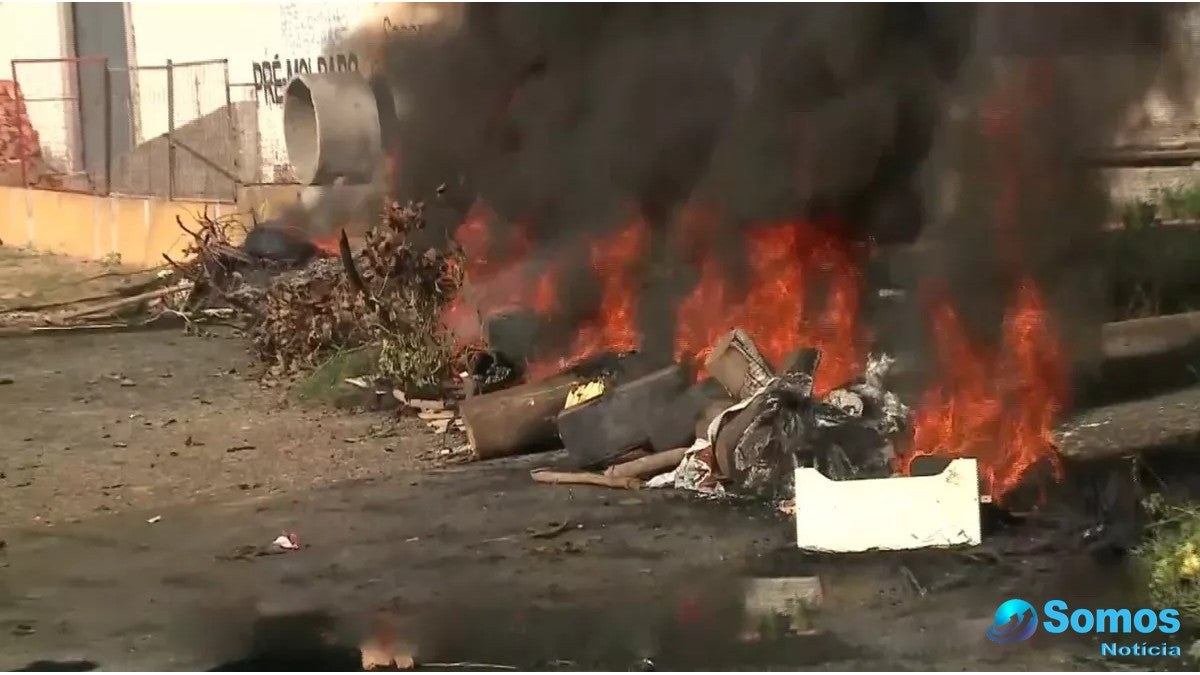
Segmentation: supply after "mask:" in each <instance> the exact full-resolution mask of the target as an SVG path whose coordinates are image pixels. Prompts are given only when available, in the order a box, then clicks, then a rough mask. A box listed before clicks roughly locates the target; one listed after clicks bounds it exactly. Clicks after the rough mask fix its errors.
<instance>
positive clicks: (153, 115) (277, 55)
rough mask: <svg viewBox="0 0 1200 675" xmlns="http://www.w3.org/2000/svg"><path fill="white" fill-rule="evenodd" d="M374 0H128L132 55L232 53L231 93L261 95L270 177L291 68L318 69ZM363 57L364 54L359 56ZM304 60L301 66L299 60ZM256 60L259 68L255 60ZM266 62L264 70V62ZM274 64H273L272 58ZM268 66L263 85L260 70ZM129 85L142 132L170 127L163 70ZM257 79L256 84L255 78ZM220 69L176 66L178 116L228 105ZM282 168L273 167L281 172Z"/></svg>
mask: <svg viewBox="0 0 1200 675" xmlns="http://www.w3.org/2000/svg"><path fill="white" fill-rule="evenodd" d="M379 4H380V3H373V2H328V3H307V2H263V3H258V2H170V3H165V2H164V3H144V2H133V3H130V23H131V25H132V32H133V40H132V42H133V51H134V54H133V58H132V59H131V62H132V63H133V64H135V65H137V66H139V67H145V66H161V65H164V64H165V63H166V61H167V59H171V60H172V61H174V62H176V63H180V62H189V61H206V60H210V59H228V60H229V79H230V82H231V83H232V84H234V85H244V86H235V87H233V90H232V95H231V98H232V100H233V101H234V102H235V103H236V102H238V101H246V100H253V99H254V98H257V100H258V102H259V111H258V115H259V119H258V131H259V134H260V141H259V142H260V145H261V148H262V167H261V172H262V177H263V179H264V180H266V181H270V180H272V179H273V178H274V176H275V175H276V174H277V167H286V166H287V165H288V161H287V150H286V147H285V145H284V141H283V107H282V105H280V104H279V103H278V100H277V99H278V97H280V96H282V89H283V87H282V86H278V87H276V86H274V84H273V82H272V81H273V80H276V79H277V80H279V81H281V82H282V83H286V81H287V80H288V79H289V77H290V68H292V67H293V65H296V67H305V66H307V67H309V68H310V69H311V70H313V71H315V70H316V69H317V58H318V57H323V56H325V55H326V46H327V45H328V44H330V43H331V41H334V40H337V39H339V38H341V37H343V36H345V35H346V34H347V33H349V32H350V31H352V30H353V29H355V28H356V27H358V26H359V25H361V24H362V22H363V21H365V20H366V18H367V17H369V16H372V15H373V13H374V12H375V11H376V6H377V5H379ZM360 58H361V57H360ZM297 60H303V62H304V64H305V66H299V65H298V62H297ZM256 64H257V65H258V66H259V68H258V69H257V73H258V74H257V75H256V68H255V65H256ZM264 64H265V65H266V68H265V71H264V69H263V65H264ZM275 64H278V67H277V68H276V69H275V70H274V71H271V66H272V65H275ZM266 71H271V74H270V76H268V77H267V78H266V82H267V84H266V85H265V86H264V76H263V75H262V73H263V72H266ZM134 77H135V82H134V87H135V89H136V91H137V94H136V97H137V99H138V101H139V104H138V115H137V118H138V120H139V123H140V133H139V134H138V136H139V140H145V139H148V138H153V137H155V136H158V135H160V134H163V133H165V132H166V130H167V91H166V89H167V88H166V74H165V72H164V71H161V70H145V69H143V70H139V71H137V73H136V74H135V76H134ZM255 83H257V85H258V86H257V87H256V86H254V85H255ZM224 86H225V85H224V72H223V68H222V67H221V66H220V65H212V66H198V67H186V66H181V67H177V68H176V69H175V92H174V94H175V123H176V125H182V124H186V123H187V122H188V121H190V120H193V119H196V118H197V117H199V116H201V115H204V114H206V113H209V112H212V111H213V110H216V109H218V108H220V107H221V106H223V105H225V90H224ZM285 172H286V171H285V169H279V170H278V173H285Z"/></svg>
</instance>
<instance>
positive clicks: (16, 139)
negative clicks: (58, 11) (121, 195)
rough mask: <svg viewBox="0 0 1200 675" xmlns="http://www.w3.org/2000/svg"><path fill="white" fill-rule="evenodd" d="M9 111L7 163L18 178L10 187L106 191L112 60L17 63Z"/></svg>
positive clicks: (10, 178) (87, 58)
mask: <svg viewBox="0 0 1200 675" xmlns="http://www.w3.org/2000/svg"><path fill="white" fill-rule="evenodd" d="M11 72H12V86H11V94H12V102H11V103H10V104H9V105H7V106H6V108H7V111H8V113H7V114H6V115H5V117H6V118H7V119H6V125H5V126H6V132H5V133H4V136H5V137H6V142H5V147H4V148H3V149H2V151H3V153H4V156H5V158H6V159H8V158H10V157H16V158H19V159H20V160H21V161H18V162H15V163H12V162H10V164H13V165H15V166H16V167H18V169H19V174H20V175H19V178H17V177H14V176H5V179H6V180H5V182H10V183H11V182H15V180H14V178H17V179H18V180H19V181H20V182H19V183H18V184H20V185H26V186H33V187H44V188H51V189H59V190H70V191H77V192H107V191H108V189H109V185H108V177H109V175H110V173H111V171H110V164H109V162H110V159H111V157H112V152H111V148H110V144H111V138H112V135H111V133H110V132H111V126H112V122H113V118H112V98H111V92H110V88H111V81H110V79H109V72H108V60H107V59H106V58H104V57H94V56H83V57H76V58H61V59H15V60H13V61H12V65H11Z"/></svg>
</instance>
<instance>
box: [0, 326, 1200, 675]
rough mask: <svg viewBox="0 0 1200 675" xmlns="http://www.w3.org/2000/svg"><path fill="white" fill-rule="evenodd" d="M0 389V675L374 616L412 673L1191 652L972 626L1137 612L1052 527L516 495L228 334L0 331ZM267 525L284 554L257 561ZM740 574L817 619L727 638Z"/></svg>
mask: <svg viewBox="0 0 1200 675" xmlns="http://www.w3.org/2000/svg"><path fill="white" fill-rule="evenodd" d="M0 382H4V383H5V384H0V430H3V433H2V434H0V541H2V542H3V546H0V668H3V669H16V668H35V669H39V668H40V669H46V668H52V667H53V668H59V669H65V668H76V669H89V668H100V669H105V670H125V669H133V670H147V669H169V670H176V669H259V670H263V669H271V668H289V669H305V670H313V669H316V670H330V669H337V670H347V669H356V668H357V667H358V660H357V659H358V655H357V651H356V650H355V645H356V644H357V642H358V639H359V637H360V636H361V635H362V634H363V632H364V630H365V625H366V623H367V621H368V620H369V618H370V616H371V615H372V613H373V612H374V611H375V610H378V609H389V610H391V611H393V612H395V613H396V614H398V615H399V616H401V617H403V621H404V625H403V630H404V632H405V635H406V636H407V637H408V638H409V639H411V640H412V641H413V642H414V643H415V644H416V645H417V652H418V656H419V658H420V660H421V661H422V662H424V663H430V662H462V661H474V662H484V663H493V664H504V665H512V666H518V667H525V668H570V667H577V668H608V669H616V670H624V669H628V668H644V667H647V664H646V662H645V660H646V659H649V660H650V661H652V662H653V665H654V666H655V667H658V668H662V669H666V668H675V669H717V670H720V669H757V668H766V669H792V670H829V669H899V670H907V669H922V670H924V669H939V670H965V669H983V670H1027V669H1037V670H1094V669H1098V668H1099V669H1108V668H1129V667H1134V668H1145V667H1149V666H1153V667H1155V668H1183V669H1186V667H1187V664H1185V663H1182V662H1179V661H1178V660H1175V661H1167V662H1154V663H1153V664H1151V663H1149V662H1145V661H1135V662H1133V663H1132V664H1119V663H1115V662H1112V661H1105V660H1103V659H1101V658H1100V657H1099V647H1098V645H1097V644H1096V642H1095V641H1093V640H1087V639H1079V640H1072V639H1067V638H1062V637H1061V636H1049V635H1038V636H1035V638H1034V639H1033V640H1031V641H1030V642H1027V643H1019V644H1009V645H1003V644H995V643H992V642H990V641H988V640H987V638H986V637H985V634H984V632H985V629H986V628H987V627H988V626H989V625H990V624H991V621H992V614H993V612H994V611H995V608H996V606H997V605H998V604H999V603H1000V602H1002V601H1004V600H1006V599H1008V598H1011V597H1022V598H1026V599H1029V600H1031V601H1033V600H1035V599H1036V598H1049V597H1061V598H1063V599H1065V600H1067V601H1068V602H1070V603H1071V604H1072V605H1078V606H1092V607H1099V606H1124V605H1126V604H1128V603H1129V602H1130V600H1129V598H1130V597H1131V596H1130V593H1131V590H1130V588H1131V587H1130V585H1129V579H1128V574H1127V573H1126V571H1125V570H1124V569H1123V568H1122V567H1120V566H1119V565H1105V564H1104V563H1102V562H1098V561H1096V560H1094V559H1093V558H1092V557H1090V556H1088V555H1086V554H1084V553H1083V552H1082V550H1081V548H1080V547H1078V546H1076V545H1075V544H1074V542H1075V539H1074V538H1072V537H1064V536H1062V534H1063V533H1062V531H1061V528H1057V527H1056V526H1055V525H1054V524H1052V523H1050V524H1026V525H1023V526H1021V527H1001V526H996V525H994V524H993V525H991V526H989V528H990V529H989V534H988V536H987V537H986V539H985V544H984V546H982V547H979V548H978V549H973V550H971V551H965V552H953V551H933V552H915V553H911V554H903V555H898V554H891V555H861V556H840V557H835V556H816V555H801V554H800V553H799V552H798V551H796V550H794V548H793V547H794V544H793V543H792V541H793V537H794V534H793V532H792V531H791V525H790V523H789V522H788V521H787V520H786V519H785V518H783V517H781V516H779V515H777V514H774V513H772V512H769V511H766V510H763V509H762V508H760V507H756V506H752V505H739V504H729V503H717V502H711V501H705V500H701V499H697V498H695V497H693V496H691V495H685V494H676V493H673V492H670V491H664V492H659V491H640V492H636V493H630V492H617V491H610V490H605V489H601V488H567V487H557V486H539V485H535V484H533V483H532V482H531V481H530V480H529V478H528V473H527V472H528V470H529V468H531V467H533V466H536V465H538V464H540V463H546V462H553V461H555V456H554V455H541V456H534V457H529V458H520V459H514V460H505V461H498V462H488V463H480V464H472V465H463V466H457V467H448V468H447V467H442V468H439V467H437V466H436V465H434V464H433V463H432V462H430V461H429V460H428V459H427V458H428V457H429V456H430V455H432V454H435V453H436V451H437V449H438V447H439V446H438V443H439V440H438V439H437V438H436V437H434V436H433V435H432V434H431V433H430V432H428V431H427V430H426V429H425V428H424V427H423V426H419V425H416V424H404V423H402V424H400V425H399V426H398V427H396V428H395V429H394V430H392V433H390V434H382V433H380V429H381V428H384V427H382V426H381V423H382V422H384V419H383V418H382V416H381V415H380V414H379V413H359V414H351V413H346V412H337V411H331V410H320V409H313V408H309V407H302V406H300V405H298V404H295V403H292V402H290V401H289V400H288V399H287V398H286V397H284V396H283V394H282V393H281V392H279V391H277V390H264V389H262V388H261V387H259V386H258V384H257V383H256V381H255V380H254V378H253V375H252V368H251V366H250V357H249V355H248V354H247V353H246V351H245V346H244V343H243V342H242V341H240V340H239V339H237V338H234V337H229V336H225V337H209V338H199V337H192V336H185V335H182V334H180V333H179V332H177V331H169V330H160V331H154V332H138V333H110V334H94V333H93V334H86V335H85V334H76V335H53V336H37V337H20V338H11V337H10V338H0ZM1180 396H1184V397H1187V396H1190V397H1191V398H1190V399H1188V400H1190V401H1191V402H1192V405H1193V406H1194V405H1195V404H1196V402H1197V401H1200V391H1192V392H1191V393H1190V394H1187V393H1185V394H1180ZM1154 405H1158V404H1154ZM1160 407H1161V406H1160ZM1114 411H1115V412H1114ZM1092 414H1094V415H1101V416H1103V417H1104V419H1108V420H1112V423H1113V424H1115V425H1118V426H1120V425H1121V419H1118V417H1119V416H1121V415H1126V416H1128V417H1129V419H1137V420H1142V419H1144V416H1145V410H1144V409H1142V410H1141V411H1140V412H1139V411H1138V410H1136V409H1135V410H1133V411H1126V412H1121V411H1120V410H1119V409H1117V408H1114V409H1113V410H1111V411H1109V412H1107V413H1092ZM1114 416H1117V417H1114ZM1140 423H1141V424H1143V425H1145V422H1140ZM1085 428H1087V429H1092V428H1095V427H1085ZM880 517H881V518H886V517H887V515H886V514H880ZM564 522H565V523H568V524H569V526H568V527H566V528H565V529H563V530H562V531H561V533H559V534H556V535H554V536H549V537H546V538H539V537H535V536H532V535H533V534H536V533H545V532H546V531H547V530H552V529H554V528H553V524H555V523H564ZM284 531H291V532H295V533H297V535H298V536H299V537H300V539H301V541H302V543H303V544H304V547H303V548H302V549H301V550H298V551H293V552H288V553H284V554H280V555H270V556H262V557H259V556H256V555H254V554H253V550H254V549H256V548H258V547H265V546H266V545H267V544H268V543H269V542H270V541H271V540H272V539H274V538H275V537H276V536H278V535H279V534H280V533H281V532H284ZM747 574H770V575H810V574H816V575H818V576H819V577H820V578H821V582H822V585H823V589H824V602H823V604H822V607H821V608H820V609H819V610H818V612H817V613H816V615H815V618H814V624H815V627H816V628H817V629H818V631H819V632H818V633H817V634H815V635H811V636H801V637H797V638H792V639H789V640H783V641H778V642H769V643H758V644H751V645H746V644H742V643H740V642H738V641H737V640H736V638H737V636H738V635H739V634H740V632H741V630H740V629H741V623H740V622H741V617H740V614H739V612H738V610H736V609H731V608H734V607H736V606H737V604H738V603H739V602H740V598H741V595H740V593H741V591H740V586H739V585H738V579H740V578H742V577H743V576H745V575H747ZM1172 639H1178V640H1179V644H1182V645H1183V646H1184V651H1186V649H1187V645H1190V643H1191V640H1190V639H1185V638H1184V637H1183V636H1179V637H1178V638H1172Z"/></svg>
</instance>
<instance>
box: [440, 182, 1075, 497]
mask: <svg viewBox="0 0 1200 675" xmlns="http://www.w3.org/2000/svg"><path fill="white" fill-rule="evenodd" d="M495 219H496V216H495V214H493V213H491V211H490V210H488V209H487V208H486V207H485V206H483V205H482V204H480V205H477V206H476V208H474V209H472V211H471V213H470V214H469V216H468V217H467V218H466V220H465V221H464V222H463V224H462V225H461V227H460V228H459V229H458V232H457V234H456V239H457V241H458V242H459V244H460V245H461V246H462V248H463V251H464V254H465V264H466V267H467V269H466V272H467V276H468V279H469V281H470V291H469V292H468V293H467V294H464V296H463V297H460V298H459V299H458V301H457V302H456V303H455V304H454V306H452V307H451V308H450V310H449V311H448V312H447V315H446V322H447V325H448V326H450V327H451V328H452V330H454V331H455V333H456V335H457V337H458V338H459V340H460V341H462V342H473V341H478V340H479V339H480V335H479V330H478V329H479V324H480V319H481V318H486V317H488V316H491V315H493V314H495V313H497V312H502V311H506V310H511V309H514V308H521V309H526V310H533V311H534V312H536V313H537V314H538V315H539V316H542V317H544V318H545V319H547V320H553V319H554V318H555V317H557V316H560V313H561V312H562V311H563V310H564V307H563V306H562V302H561V299H560V297H559V295H558V293H559V287H560V286H559V284H560V281H561V279H562V274H561V273H562V271H563V266H564V265H566V264H569V263H567V262H566V261H567V260H570V259H571V258H570V256H559V257H557V258H555V259H554V260H550V261H539V260H536V259H534V258H533V257H531V255H530V254H531V252H532V251H533V250H534V247H533V246H532V245H531V241H530V237H529V236H528V234H527V232H528V229H527V228H524V227H519V226H518V227H510V228H506V229H505V230H504V232H505V233H506V234H503V235H502V234H500V230H499V229H498V228H497V227H496V226H495V225H496V223H495ZM713 222H715V219H714V218H713V217H712V214H707V215H706V214H704V213H701V212H698V211H695V210H692V211H689V212H686V213H685V214H684V215H683V216H681V218H680V221H679V223H677V227H676V233H677V234H678V235H679V236H677V237H676V241H675V248H676V252H677V253H679V254H680V256H681V257H682V258H683V259H684V260H686V261H688V262H689V263H691V265H693V266H695V267H696V268H697V269H698V278H697V280H696V281H695V283H694V285H693V286H692V287H691V289H690V291H688V292H687V293H686V294H685V295H684V297H683V298H682V300H681V301H680V302H679V303H678V306H677V310H676V315H675V317H674V320H675V333H674V342H673V356H674V357H675V359H676V361H678V362H682V363H692V364H699V363H702V362H703V359H704V357H705V356H706V355H707V353H708V350H709V349H710V348H711V345H712V343H713V342H714V341H715V340H717V339H718V338H719V337H720V336H721V335H723V334H724V333H726V332H728V331H729V330H731V329H733V328H735V327H736V328H742V329H743V330H745V331H746V332H747V333H748V334H749V335H750V337H751V338H752V339H753V340H754V341H755V344H756V345H757V346H758V348H759V350H760V351H761V352H762V354H763V355H764V356H765V357H766V358H767V359H768V360H770V361H771V362H772V363H773V364H775V365H776V366H778V365H779V364H780V363H781V362H782V360H783V359H784V357H785V356H786V355H787V353H788V352H789V351H791V350H794V349H797V348H800V347H817V348H819V349H821V351H822V361H821V366H820V369H819V370H818V373H817V391H818V392H826V391H829V390H830V389H832V388H835V387H837V386H840V385H843V384H846V383H847V382H850V381H851V380H853V379H854V378H856V377H857V376H858V375H859V374H860V373H861V371H862V367H863V364H864V355H865V352H866V348H867V346H868V345H867V339H866V336H865V335H864V332H863V327H862V326H861V324H860V301H861V297H860V296H861V286H862V275H861V266H860V263H861V260H860V257H861V251H860V250H858V249H856V248H854V247H852V246H850V245H848V244H847V243H846V241H845V240H844V239H843V238H842V237H840V236H838V235H837V234H836V228H834V227H832V226H830V225H828V224H824V225H818V224H813V223H808V222H804V221H800V220H793V221H783V222H777V223H764V224H760V225H758V226H755V227H752V228H750V229H749V230H747V231H746V232H745V234H744V236H743V239H744V244H745V245H744V251H742V254H741V255H740V256H729V255H726V256H718V255H717V251H718V250H719V247H718V246H717V245H716V244H715V242H714V241H713V237H712V236H710V235H711V234H712V233H713V228H712V227H711V225H712V223H713ZM649 240H650V230H649V226H648V224H647V223H646V222H645V221H644V220H642V219H637V218H635V219H632V220H630V222H629V223H628V224H627V225H625V226H624V227H622V228H620V229H619V230H617V231H615V232H614V233H612V234H610V235H609V236H606V237H599V238H596V239H594V240H591V241H587V242H585V250H586V255H585V256H583V259H586V261H587V264H588V265H589V266H590V269H591V273H592V275H593V278H594V280H595V282H596V283H597V284H598V286H599V290H598V293H597V297H598V300H597V303H596V307H595V308H594V310H593V311H592V312H591V313H590V315H589V316H588V317H587V318H585V319H584V320H582V321H580V322H579V323H578V325H577V326H576V328H575V333H574V336H573V338H572V339H570V340H569V341H567V342H566V343H565V346H564V347H562V348H561V349H560V353H557V354H552V355H549V354H541V355H539V357H538V358H537V359H535V360H534V361H533V362H531V363H529V364H527V373H528V377H529V378H530V379H533V380H537V379H541V378H544V377H546V376H549V375H552V374H554V373H555V372H558V371H560V370H562V369H563V368H566V367H569V366H571V365H574V364H576V363H579V362H580V361H582V360H584V359H586V358H588V357H590V356H594V355H597V354H601V353H605V352H617V353H619V352H627V351H632V350H636V349H637V348H638V347H639V341H640V337H641V336H640V333H639V327H638V312H639V299H640V293H641V290H642V284H643V281H644V280H645V279H646V278H647V276H648V270H647V269H646V268H645V265H646V264H647V262H646V260H647V253H648V246H649ZM734 268H736V269H734ZM929 319H930V324H931V329H932V335H933V336H934V340H935V346H936V350H937V356H938V362H939V366H940V373H939V377H938V379H937V380H936V384H935V385H933V386H931V387H930V388H929V389H928V391H927V392H926V393H925V395H924V396H923V397H922V399H921V400H920V402H919V405H918V406H917V408H916V410H915V413H914V416H913V421H914V433H913V436H912V439H911V447H910V449H909V450H910V451H909V452H908V453H907V454H906V455H905V456H904V458H903V459H902V460H901V462H900V466H899V467H898V468H899V469H900V470H901V471H902V472H904V473H907V472H908V469H909V466H910V464H911V462H912V459H913V458H915V457H917V456H920V455H929V454H939V455H945V456H951V457H961V456H970V457H975V458H977V459H979V461H980V465H981V467H982V472H983V479H984V481H985V485H986V486H989V488H988V489H989V490H990V492H991V494H992V495H994V496H997V497H1002V496H1003V495H1005V494H1007V493H1008V492H1010V491H1011V490H1012V489H1013V488H1014V487H1016V486H1017V485H1018V484H1019V482H1020V481H1021V479H1022V477H1023V476H1024V475H1025V473H1026V472H1027V471H1028V470H1029V469H1030V468H1031V467H1032V466H1034V465H1035V464H1037V463H1039V462H1040V461H1043V460H1046V461H1049V462H1051V463H1052V466H1053V467H1054V468H1056V469H1057V463H1056V459H1057V455H1056V454H1055V451H1054V445H1053V442H1052V439H1051V432H1052V429H1053V424H1054V420H1055V417H1056V415H1057V413H1058V412H1059V411H1060V410H1061V409H1062V406H1063V404H1064V401H1065V400H1066V380H1067V378H1066V373H1065V369H1064V367H1063V365H1062V364H1063V360H1062V357H1061V354H1060V353H1059V348H1058V343H1057V341H1056V338H1055V336H1054V334H1053V331H1052V330H1051V329H1050V326H1049V321H1048V317H1047V313H1046V309H1045V307H1044V306H1043V302H1042V298H1041V295H1040V294H1039V292H1038V290H1037V288H1036V286H1035V285H1034V283H1033V282H1032V280H1029V279H1025V280H1023V281H1022V282H1021V283H1020V284H1019V286H1018V289H1017V292H1016V296H1015V299H1014V301H1013V304H1012V307H1011V309H1010V311H1009V312H1008V314H1007V316H1006V319H1005V322H1004V329H1003V340H1002V343H1001V344H1000V345H999V346H998V347H996V348H994V349H990V350H989V349H986V348H983V347H981V346H979V345H976V344H973V343H972V342H971V340H970V339H969V338H968V336H967V334H966V331H965V329H964V327H963V325H962V323H961V321H960V319H959V318H958V315H957V313H956V312H955V309H954V307H953V306H952V305H951V304H950V303H949V302H948V301H947V300H945V299H939V300H938V301H936V302H934V303H933V304H932V307H931V311H930V316H929Z"/></svg>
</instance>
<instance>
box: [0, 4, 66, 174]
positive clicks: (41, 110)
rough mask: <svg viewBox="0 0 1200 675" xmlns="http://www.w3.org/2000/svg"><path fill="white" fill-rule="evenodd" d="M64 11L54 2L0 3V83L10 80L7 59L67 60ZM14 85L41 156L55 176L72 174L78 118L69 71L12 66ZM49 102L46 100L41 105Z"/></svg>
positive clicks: (52, 66)
mask: <svg viewBox="0 0 1200 675" xmlns="http://www.w3.org/2000/svg"><path fill="white" fill-rule="evenodd" d="M67 11H68V8H67V6H66V5H65V4H62V3H56V2H21V3H16V2H0V80H8V79H12V69H11V68H10V64H11V62H12V60H13V59H59V58H63V57H69V56H72V55H73V54H72V52H73V51H74V48H73V47H72V46H71V45H72V44H73V42H74V41H73V39H72V38H71V35H70V30H69V26H70V21H69V19H68V18H67V17H68V16H69V15H68V13H67ZM17 79H18V80H19V81H20V84H21V92H22V94H23V95H24V96H25V98H26V99H28V100H27V102H26V108H27V109H28V111H29V118H30V121H31V123H32V124H33V128H34V129H36V130H37V132H38V137H39V140H40V142H41V146H42V154H43V156H44V157H45V158H46V160H47V161H49V162H50V163H51V164H53V165H55V167H56V168H58V169H61V170H67V171H70V170H72V169H75V168H77V167H76V162H77V160H78V158H79V151H78V144H77V143H76V139H77V138H78V133H79V127H78V125H79V122H78V120H79V116H78V110H77V109H76V108H75V103H74V102H72V101H67V100H65V99H67V98H69V97H71V96H73V95H74V88H75V85H74V83H73V81H74V69H73V67H72V66H70V65H65V64H62V63H50V64H42V63H37V64H33V63H31V64H18V65H17ZM45 99H51V100H45Z"/></svg>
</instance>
